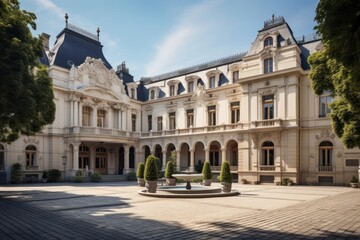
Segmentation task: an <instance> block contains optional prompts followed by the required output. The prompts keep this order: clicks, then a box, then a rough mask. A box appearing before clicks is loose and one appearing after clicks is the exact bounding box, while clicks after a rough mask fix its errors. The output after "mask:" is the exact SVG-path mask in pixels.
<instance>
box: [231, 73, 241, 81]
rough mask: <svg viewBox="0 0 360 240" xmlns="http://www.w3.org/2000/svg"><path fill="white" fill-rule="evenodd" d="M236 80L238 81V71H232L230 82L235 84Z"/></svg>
mask: <svg viewBox="0 0 360 240" xmlns="http://www.w3.org/2000/svg"><path fill="white" fill-rule="evenodd" d="M238 79H239V70H236V71H233V72H232V80H233V82H235V81H236V80H238Z"/></svg>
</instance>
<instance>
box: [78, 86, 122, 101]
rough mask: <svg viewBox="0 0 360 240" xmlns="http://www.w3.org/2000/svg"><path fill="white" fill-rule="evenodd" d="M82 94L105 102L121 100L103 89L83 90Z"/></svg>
mask: <svg viewBox="0 0 360 240" xmlns="http://www.w3.org/2000/svg"><path fill="white" fill-rule="evenodd" d="M83 94H84V95H86V96H89V97H95V98H98V99H102V100H107V101H119V100H121V99H120V98H119V97H118V96H116V95H115V94H114V93H112V92H110V91H108V90H105V89H100V88H99V89H97V88H91V89H85V90H84V91H83Z"/></svg>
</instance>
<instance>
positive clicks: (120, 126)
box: [117, 109, 123, 130]
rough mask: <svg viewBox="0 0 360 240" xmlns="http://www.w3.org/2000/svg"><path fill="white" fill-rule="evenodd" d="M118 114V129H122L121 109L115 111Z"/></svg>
mask: <svg viewBox="0 0 360 240" xmlns="http://www.w3.org/2000/svg"><path fill="white" fill-rule="evenodd" d="M117 114H118V129H120V130H123V126H122V122H123V121H122V111H121V109H120V110H118V111H117Z"/></svg>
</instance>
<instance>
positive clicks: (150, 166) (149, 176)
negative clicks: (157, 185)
mask: <svg viewBox="0 0 360 240" xmlns="http://www.w3.org/2000/svg"><path fill="white" fill-rule="evenodd" d="M156 159H158V158H156V157H155V156H154V155H149V156H148V157H147V159H146V163H145V171H144V178H145V181H156V180H157V179H158V169H157V166H156Z"/></svg>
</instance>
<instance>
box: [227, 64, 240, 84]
mask: <svg viewBox="0 0 360 240" xmlns="http://www.w3.org/2000/svg"><path fill="white" fill-rule="evenodd" d="M240 69H241V63H234V64H232V65H230V67H229V71H230V74H231V75H230V76H229V78H230V77H231V79H232V82H233V83H235V82H236V81H237V80H239V78H240Z"/></svg>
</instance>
